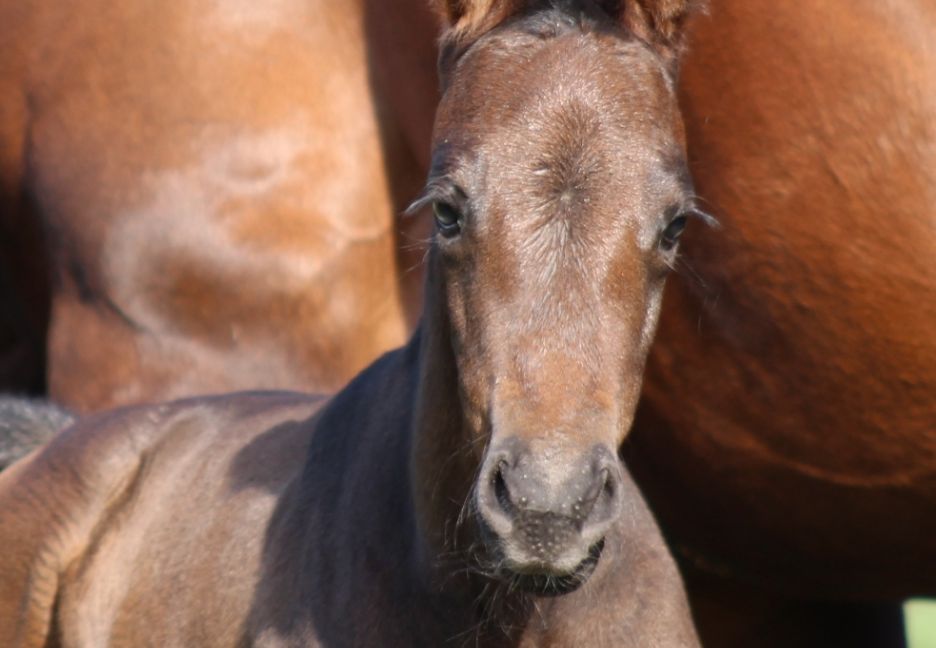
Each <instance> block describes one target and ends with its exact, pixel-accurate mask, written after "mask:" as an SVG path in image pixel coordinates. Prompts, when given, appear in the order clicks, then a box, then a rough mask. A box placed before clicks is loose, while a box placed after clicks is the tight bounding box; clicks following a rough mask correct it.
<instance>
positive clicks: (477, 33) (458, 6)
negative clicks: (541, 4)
mask: <svg viewBox="0 0 936 648" xmlns="http://www.w3.org/2000/svg"><path fill="white" fill-rule="evenodd" d="M432 4H433V6H434V7H435V10H436V13H438V14H439V16H440V17H441V18H442V24H443V27H444V28H445V31H444V32H443V34H442V38H441V40H440V41H439V77H440V78H441V80H442V86H443V87H444V86H445V80H446V78H447V77H448V73H449V72H450V71H451V67H452V65H453V64H454V62H455V61H456V60H457V59H458V56H459V55H460V54H461V53H462V52H464V51H465V49H467V48H468V46H469V45H470V44H471V43H473V42H474V41H475V40H477V39H478V38H479V37H481V36H483V35H484V34H486V33H487V32H489V31H490V30H492V29H494V28H495V27H497V26H498V25H500V24H501V23H503V22H504V21H505V20H507V19H508V18H512V17H513V16H516V15H517V14H519V13H520V12H522V11H523V10H524V9H525V8H526V7H527V6H528V5H529V4H530V0H432Z"/></svg>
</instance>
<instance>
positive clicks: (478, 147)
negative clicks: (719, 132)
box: [418, 0, 694, 584]
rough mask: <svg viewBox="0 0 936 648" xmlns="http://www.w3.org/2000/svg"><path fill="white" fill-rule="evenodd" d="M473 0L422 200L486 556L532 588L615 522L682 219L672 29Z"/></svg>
mask: <svg viewBox="0 0 936 648" xmlns="http://www.w3.org/2000/svg"><path fill="white" fill-rule="evenodd" d="M472 4H473V3H472V2H470V1H469V2H465V1H464V0H462V1H458V2H456V1H453V2H452V3H451V6H450V7H449V8H448V12H449V13H448V18H449V20H450V22H451V24H452V25H453V27H452V29H451V30H450V31H449V33H448V36H447V38H446V39H444V40H443V55H442V59H441V73H442V77H443V84H444V96H443V99H442V101H441V103H440V105H439V109H438V113H437V118H436V125H435V131H434V137H433V158H432V159H433V163H432V169H431V172H430V178H429V183H428V185H427V189H426V192H425V194H424V197H423V198H422V199H421V200H420V201H418V202H419V203H420V204H425V203H431V204H432V208H433V212H434V214H435V221H436V234H435V242H434V246H435V249H434V251H433V254H434V255H435V268H436V272H437V273H439V274H438V277H439V278H438V281H437V283H438V285H439V286H440V291H439V296H440V298H441V299H442V300H443V301H444V303H445V312H446V313H447V318H448V327H449V334H450V338H451V344H452V348H453V352H454V357H455V363H456V366H457V369H458V382H459V397H460V400H461V405H462V410H463V411H464V419H465V425H466V426H467V427H468V429H469V431H470V433H471V434H472V435H473V436H474V438H475V439H478V440H484V441H486V443H479V444H478V446H479V447H484V448H486V450H485V451H484V454H483V455H480V454H479V456H478V457H477V460H478V463H479V465H480V472H479V473H478V478H477V482H476V484H475V488H474V492H473V495H472V497H473V498H474V499H473V504H474V510H475V512H476V516H477V519H478V521H479V522H480V525H481V527H482V528H483V530H484V537H485V539H486V540H485V545H486V549H487V551H488V552H489V553H490V554H491V556H492V557H493V558H494V559H495V561H496V564H497V565H498V568H500V569H503V570H506V572H507V573H508V574H511V575H518V574H519V575H525V576H526V579H522V580H525V582H527V583H528V584H535V583H536V582H538V581H539V580H540V579H548V580H550V581H551V582H557V581H558V582H560V583H561V582H563V579H562V578H561V577H563V576H576V577H581V576H584V575H585V574H587V572H588V570H589V569H590V567H591V566H592V565H593V564H594V562H595V561H596V559H597V556H598V554H599V552H600V549H601V546H602V541H603V538H604V536H605V534H606V532H607V531H608V529H609V528H610V526H611V525H612V524H614V522H615V520H616V519H617V518H618V516H619V515H621V510H622V502H621V496H620V492H621V489H620V483H621V479H622V478H623V473H622V471H623V468H622V466H621V464H620V462H619V460H618V457H617V448H618V446H619V444H620V443H621V442H622V440H623V439H624V436H625V434H626V432H627V430H628V428H629V427H630V424H631V419H632V417H633V414H634V409H635V406H636V404H637V398H638V394H639V392H640V385H641V375H642V372H643V367H644V361H645V358H646V356H647V351H648V347H649V345H650V342H651V340H652V338H653V333H654V329H655V327H656V322H657V316H658V314H659V310H660V300H661V298H662V293H663V283H664V279H665V277H666V275H667V272H668V270H669V269H670V268H671V267H672V265H673V263H674V259H675V256H676V253H677V245H678V240H679V236H680V233H681V232H682V229H683V227H684V226H685V224H686V219H687V217H688V216H690V215H691V214H693V213H694V207H693V202H692V200H693V197H692V188H691V186H690V181H689V175H688V173H687V170H686V163H685V153H684V138H683V128H682V123H681V119H680V115H679V112H678V109H677V105H676V96H675V93H674V86H673V65H672V61H673V50H674V48H675V47H676V45H677V43H676V41H675V37H674V36H673V34H674V33H675V29H676V28H675V26H674V27H673V28H672V30H671V32H670V33H669V34H668V35H664V34H662V32H661V33H659V34H657V32H656V31H654V30H659V29H662V28H661V27H660V25H656V24H653V22H652V18H653V16H651V15H650V14H649V13H644V14H640V13H638V14H634V11H638V10H640V11H642V9H639V7H638V9H634V8H633V7H631V3H628V2H620V1H618V2H608V3H606V4H608V5H609V6H611V8H610V9H608V10H607V11H606V10H603V9H602V8H601V7H600V6H599V5H598V4H596V3H591V2H584V3H569V2H566V3H549V2H547V3H542V4H543V5H544V6H542V7H540V8H538V9H536V10H533V11H529V10H527V11H522V10H521V9H517V14H516V15H511V11H510V9H509V5H510V3H500V4H498V3H493V4H494V5H496V6H498V7H500V15H498V16H495V17H493V18H492V17H491V16H487V17H485V15H484V14H483V12H481V10H480V9H477V10H476V13H475V15H473V16H472V15H470V14H471V5H472ZM476 4H480V5H484V6H485V7H487V6H489V5H492V3H490V2H480V3H476ZM516 4H518V5H521V6H528V5H529V4H530V3H516ZM533 4H537V3H533ZM633 4H634V6H638V5H637V3H633ZM669 4H674V3H672V2H670V3H669ZM678 4H680V5H681V4H682V3H678ZM554 5H555V6H554ZM570 6H576V7H577V8H575V9H570V8H569V7H570ZM505 7H506V8H505ZM583 7H584V8H586V9H587V11H585V10H583ZM482 8H483V7H482ZM671 18H672V20H678V21H681V19H682V15H681V14H679V15H678V16H676V15H675V14H674V15H673V16H671ZM472 20H474V21H475V23H472V22H471V21H472ZM641 21H646V22H641ZM492 23H493V24H494V26H493V27H491V24H492ZM639 25H643V33H640V32H641V29H640V28H639ZM475 32H479V33H475ZM556 577H560V578H558V579H556ZM566 580H567V581H568V582H569V583H573V582H577V581H578V580H580V578H572V579H566Z"/></svg>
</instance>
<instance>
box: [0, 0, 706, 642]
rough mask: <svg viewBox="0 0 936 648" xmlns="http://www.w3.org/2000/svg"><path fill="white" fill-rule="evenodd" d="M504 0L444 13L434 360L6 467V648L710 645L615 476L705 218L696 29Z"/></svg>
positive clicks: (426, 349) (428, 327) (417, 349)
mask: <svg viewBox="0 0 936 648" xmlns="http://www.w3.org/2000/svg"><path fill="white" fill-rule="evenodd" d="M489 4H490V3H486V2H479V3H477V4H473V3H471V2H464V1H462V2H453V3H452V4H451V5H449V6H447V7H445V9H446V11H447V14H446V15H447V17H448V19H449V21H450V24H451V25H452V28H451V30H450V31H449V32H448V35H447V37H446V39H445V41H444V44H443V55H442V59H441V72H442V76H443V85H444V96H443V98H442V101H441V104H440V106H439V110H438V115H437V120H436V129H435V135H434V146H433V165H432V170H431V172H430V178H429V182H428V184H427V188H426V190H425V192H424V194H423V196H422V197H421V198H420V199H419V200H418V201H417V203H416V207H419V206H421V205H429V204H431V205H432V209H433V212H434V214H435V220H436V227H437V233H436V236H435V239H434V241H433V244H432V247H431V249H430V252H429V256H428V264H429V267H428V280H427V287H426V311H425V315H424V318H423V322H422V324H421V326H420V328H419V329H418V331H417V332H416V334H415V335H414V336H413V338H412V340H411V341H410V343H409V344H408V345H407V346H406V347H404V348H402V349H400V350H398V351H396V352H393V353H390V354H387V355H385V356H384V357H383V358H381V359H380V360H379V361H377V362H376V363H375V364H373V365H372V366H371V367H370V368H369V369H367V370H366V371H365V372H363V373H362V374H361V375H359V376H358V377H357V378H356V379H355V380H354V381H353V382H352V383H351V384H350V385H349V386H348V387H347V388H345V389H344V390H343V391H341V392H340V393H339V394H338V395H337V396H335V397H334V398H333V399H331V400H330V401H327V402H323V401H319V400H315V399H313V398H310V397H304V396H298V395H290V394H236V395H232V396H226V397H218V398H202V399H195V400H189V401H182V402H177V403H173V404H169V405H163V406H158V407H151V408H139V409H131V410H121V411H115V412H111V413H105V414H103V415H100V416H97V417H94V418H89V419H85V420H82V421H81V422H79V423H78V424H77V425H76V426H74V427H73V428H71V429H69V430H68V431H66V432H65V433H63V434H62V435H60V436H59V437H58V438H57V439H56V440H55V441H54V442H53V443H52V444H51V445H49V446H48V447H46V448H45V449H44V450H43V451H42V452H40V453H38V454H36V455H33V456H32V457H31V458H30V459H27V460H26V461H24V462H20V463H19V464H16V465H14V466H13V467H12V468H11V469H9V471H7V472H6V473H3V474H2V475H0V511H3V515H2V518H0V546H3V547H4V551H3V552H2V553H0V573H3V574H4V578H3V580H2V583H0V609H3V610H4V611H13V612H14V613H13V614H8V613H7V614H4V615H3V616H2V617H0V644H2V645H26V646H42V645H66V646H100V645H128V646H139V645H157V646H179V645H198V646H236V645H243V644H256V645H264V646H300V645H301V646H400V647H409V646H444V645H455V646H457V645H461V644H465V645H483V646H498V645H504V646H518V645H525V646H526V645H551V646H573V645H574V646H580V645H587V646H614V647H620V646H653V645H665V646H693V645H696V644H697V642H696V639H695V634H694V630H693V628H692V624H691V620H690V618H689V612H688V608H687V605H686V602H685V597H684V593H683V591H682V586H681V582H680V579H679V575H678V573H677V571H676V568H675V566H674V564H673V562H672V559H671V558H670V557H669V554H668V553H667V551H666V547H665V545H664V543H663V540H662V538H661V537H660V534H659V531H658V530H657V528H656V526H655V523H654V521H653V519H652V516H651V515H650V513H649V512H648V510H647V508H646V507H645V505H644V503H643V500H642V499H641V497H640V494H639V492H638V491H637V489H636V487H635V486H634V484H633V483H632V481H631V479H630V477H629V476H628V474H627V472H626V471H625V470H624V467H623V466H622V464H621V463H620V462H619V461H618V458H617V448H618V445H619V444H620V443H621V441H622V440H623V438H624V435H625V433H626V431H627V429H628V427H629V426H630V422H631V418H632V416H633V412H634V408H635V405H636V400H637V396H638V392H639V388H640V382H641V372H642V369H643V364H644V359H645V357H646V354H647V350H648V347H649V344H650V341H651V338H652V335H653V331H654V328H655V325H656V317H657V312H658V310H659V304H660V299H661V296H662V290H663V282H664V277H665V274H666V271H667V268H668V267H669V266H670V265H671V264H672V262H673V259H674V255H675V248H676V245H677V239H678V237H679V234H680V232H681V230H682V228H683V227H684V225H685V222H686V218H687V216H689V215H690V214H692V213H693V211H694V210H693V206H692V202H691V200H692V198H691V195H692V192H691V188H690V186H689V182H688V174H687V173H686V168H685V163H684V161H683V160H684V158H683V142H682V127H681V122H680V118H679V115H678V112H677V108H676V102H675V98H674V95H673V86H672V78H671V75H672V56H673V54H674V47H675V46H676V42H675V41H673V40H672V39H673V38H675V33H676V32H675V29H676V27H675V26H674V24H670V23H669V22H666V20H667V19H669V20H671V21H675V22H677V23H678V22H679V21H680V20H681V15H670V14H666V13H665V12H663V11H662V10H660V11H659V12H657V13H654V14H651V13H646V12H644V11H643V9H642V6H643V5H638V4H633V5H631V4H629V3H626V2H614V3H608V4H609V7H610V8H609V9H608V10H607V11H604V10H602V9H601V8H600V7H598V6H597V5H596V4H594V3H581V4H579V3H571V2H570V3H562V4H561V5H559V4H556V6H553V4H552V3H543V5H542V6H539V4H537V6H536V8H534V9H529V8H528V7H527V4H526V3H517V4H518V6H517V7H515V8H511V7H509V6H508V4H507V3H502V4H500V5H498V13H496V15H494V14H490V13H485V11H484V10H485V9H491V7H489V6H488V5H489ZM669 4H671V3H669ZM669 4H668V5H667V6H669ZM642 21H646V22H642Z"/></svg>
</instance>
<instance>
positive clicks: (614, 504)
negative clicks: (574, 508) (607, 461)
mask: <svg viewBox="0 0 936 648" xmlns="http://www.w3.org/2000/svg"><path fill="white" fill-rule="evenodd" d="M593 488H594V491H592V492H594V493H595V497H594V500H592V506H591V507H590V509H589V510H588V512H587V514H586V517H585V520H584V524H583V528H584V527H591V528H592V529H594V528H596V527H602V526H603V525H604V524H606V523H608V522H610V521H611V520H613V519H615V518H616V517H617V511H618V505H619V502H618V490H619V484H618V476H617V472H616V471H615V470H613V469H611V468H609V467H608V466H607V465H606V466H604V467H603V468H601V469H600V470H599V471H598V474H597V475H596V479H595V483H594V486H593Z"/></svg>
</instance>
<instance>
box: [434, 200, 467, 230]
mask: <svg viewBox="0 0 936 648" xmlns="http://www.w3.org/2000/svg"><path fill="white" fill-rule="evenodd" d="M432 213H433V215H434V216H435V222H436V227H438V228H439V234H441V235H442V236H444V237H445V238H452V237H454V236H458V234H459V233H460V232H461V228H462V215H461V214H460V213H459V211H458V210H457V209H455V208H454V207H453V206H452V205H450V204H448V203H444V202H434V203H432Z"/></svg>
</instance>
